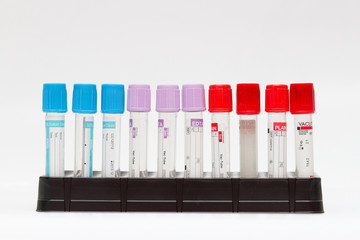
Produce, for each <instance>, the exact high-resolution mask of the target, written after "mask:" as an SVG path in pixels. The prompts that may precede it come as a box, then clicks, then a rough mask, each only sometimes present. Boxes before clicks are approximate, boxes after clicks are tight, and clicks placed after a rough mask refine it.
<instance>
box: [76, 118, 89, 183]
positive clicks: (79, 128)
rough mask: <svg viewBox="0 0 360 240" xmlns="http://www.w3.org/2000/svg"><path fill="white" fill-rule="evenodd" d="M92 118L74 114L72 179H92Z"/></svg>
mask: <svg viewBox="0 0 360 240" xmlns="http://www.w3.org/2000/svg"><path fill="white" fill-rule="evenodd" d="M93 137H94V116H93V115H92V114H82V113H76V114H75V167H74V177H92V164H93Z"/></svg>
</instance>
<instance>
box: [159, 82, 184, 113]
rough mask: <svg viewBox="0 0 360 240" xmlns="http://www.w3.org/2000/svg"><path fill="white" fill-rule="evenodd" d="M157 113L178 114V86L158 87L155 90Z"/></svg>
mask: <svg viewBox="0 0 360 240" xmlns="http://www.w3.org/2000/svg"><path fill="white" fill-rule="evenodd" d="M156 111H157V112H179V111H180V90H179V86H178V85H159V86H158V87H157V90H156Z"/></svg>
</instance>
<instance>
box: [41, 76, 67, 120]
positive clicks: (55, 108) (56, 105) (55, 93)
mask: <svg viewBox="0 0 360 240" xmlns="http://www.w3.org/2000/svg"><path fill="white" fill-rule="evenodd" d="M42 109H43V112H48V113H66V112H67V110H68V109H67V94H66V85H65V84H63V83H45V84H44V86H43V108H42Z"/></svg>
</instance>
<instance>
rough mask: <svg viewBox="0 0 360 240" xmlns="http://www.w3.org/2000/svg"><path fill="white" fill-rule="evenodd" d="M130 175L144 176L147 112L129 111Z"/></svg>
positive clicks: (145, 171)
mask: <svg viewBox="0 0 360 240" xmlns="http://www.w3.org/2000/svg"><path fill="white" fill-rule="evenodd" d="M129 160H130V177H146V176H147V170H146V161H147V113H146V112H141V113H140V112H139V113H131V118H130V120H129Z"/></svg>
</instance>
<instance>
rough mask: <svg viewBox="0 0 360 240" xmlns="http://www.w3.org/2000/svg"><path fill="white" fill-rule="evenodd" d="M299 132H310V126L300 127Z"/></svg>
mask: <svg viewBox="0 0 360 240" xmlns="http://www.w3.org/2000/svg"><path fill="white" fill-rule="evenodd" d="M300 130H312V126H304V127H300Z"/></svg>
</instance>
